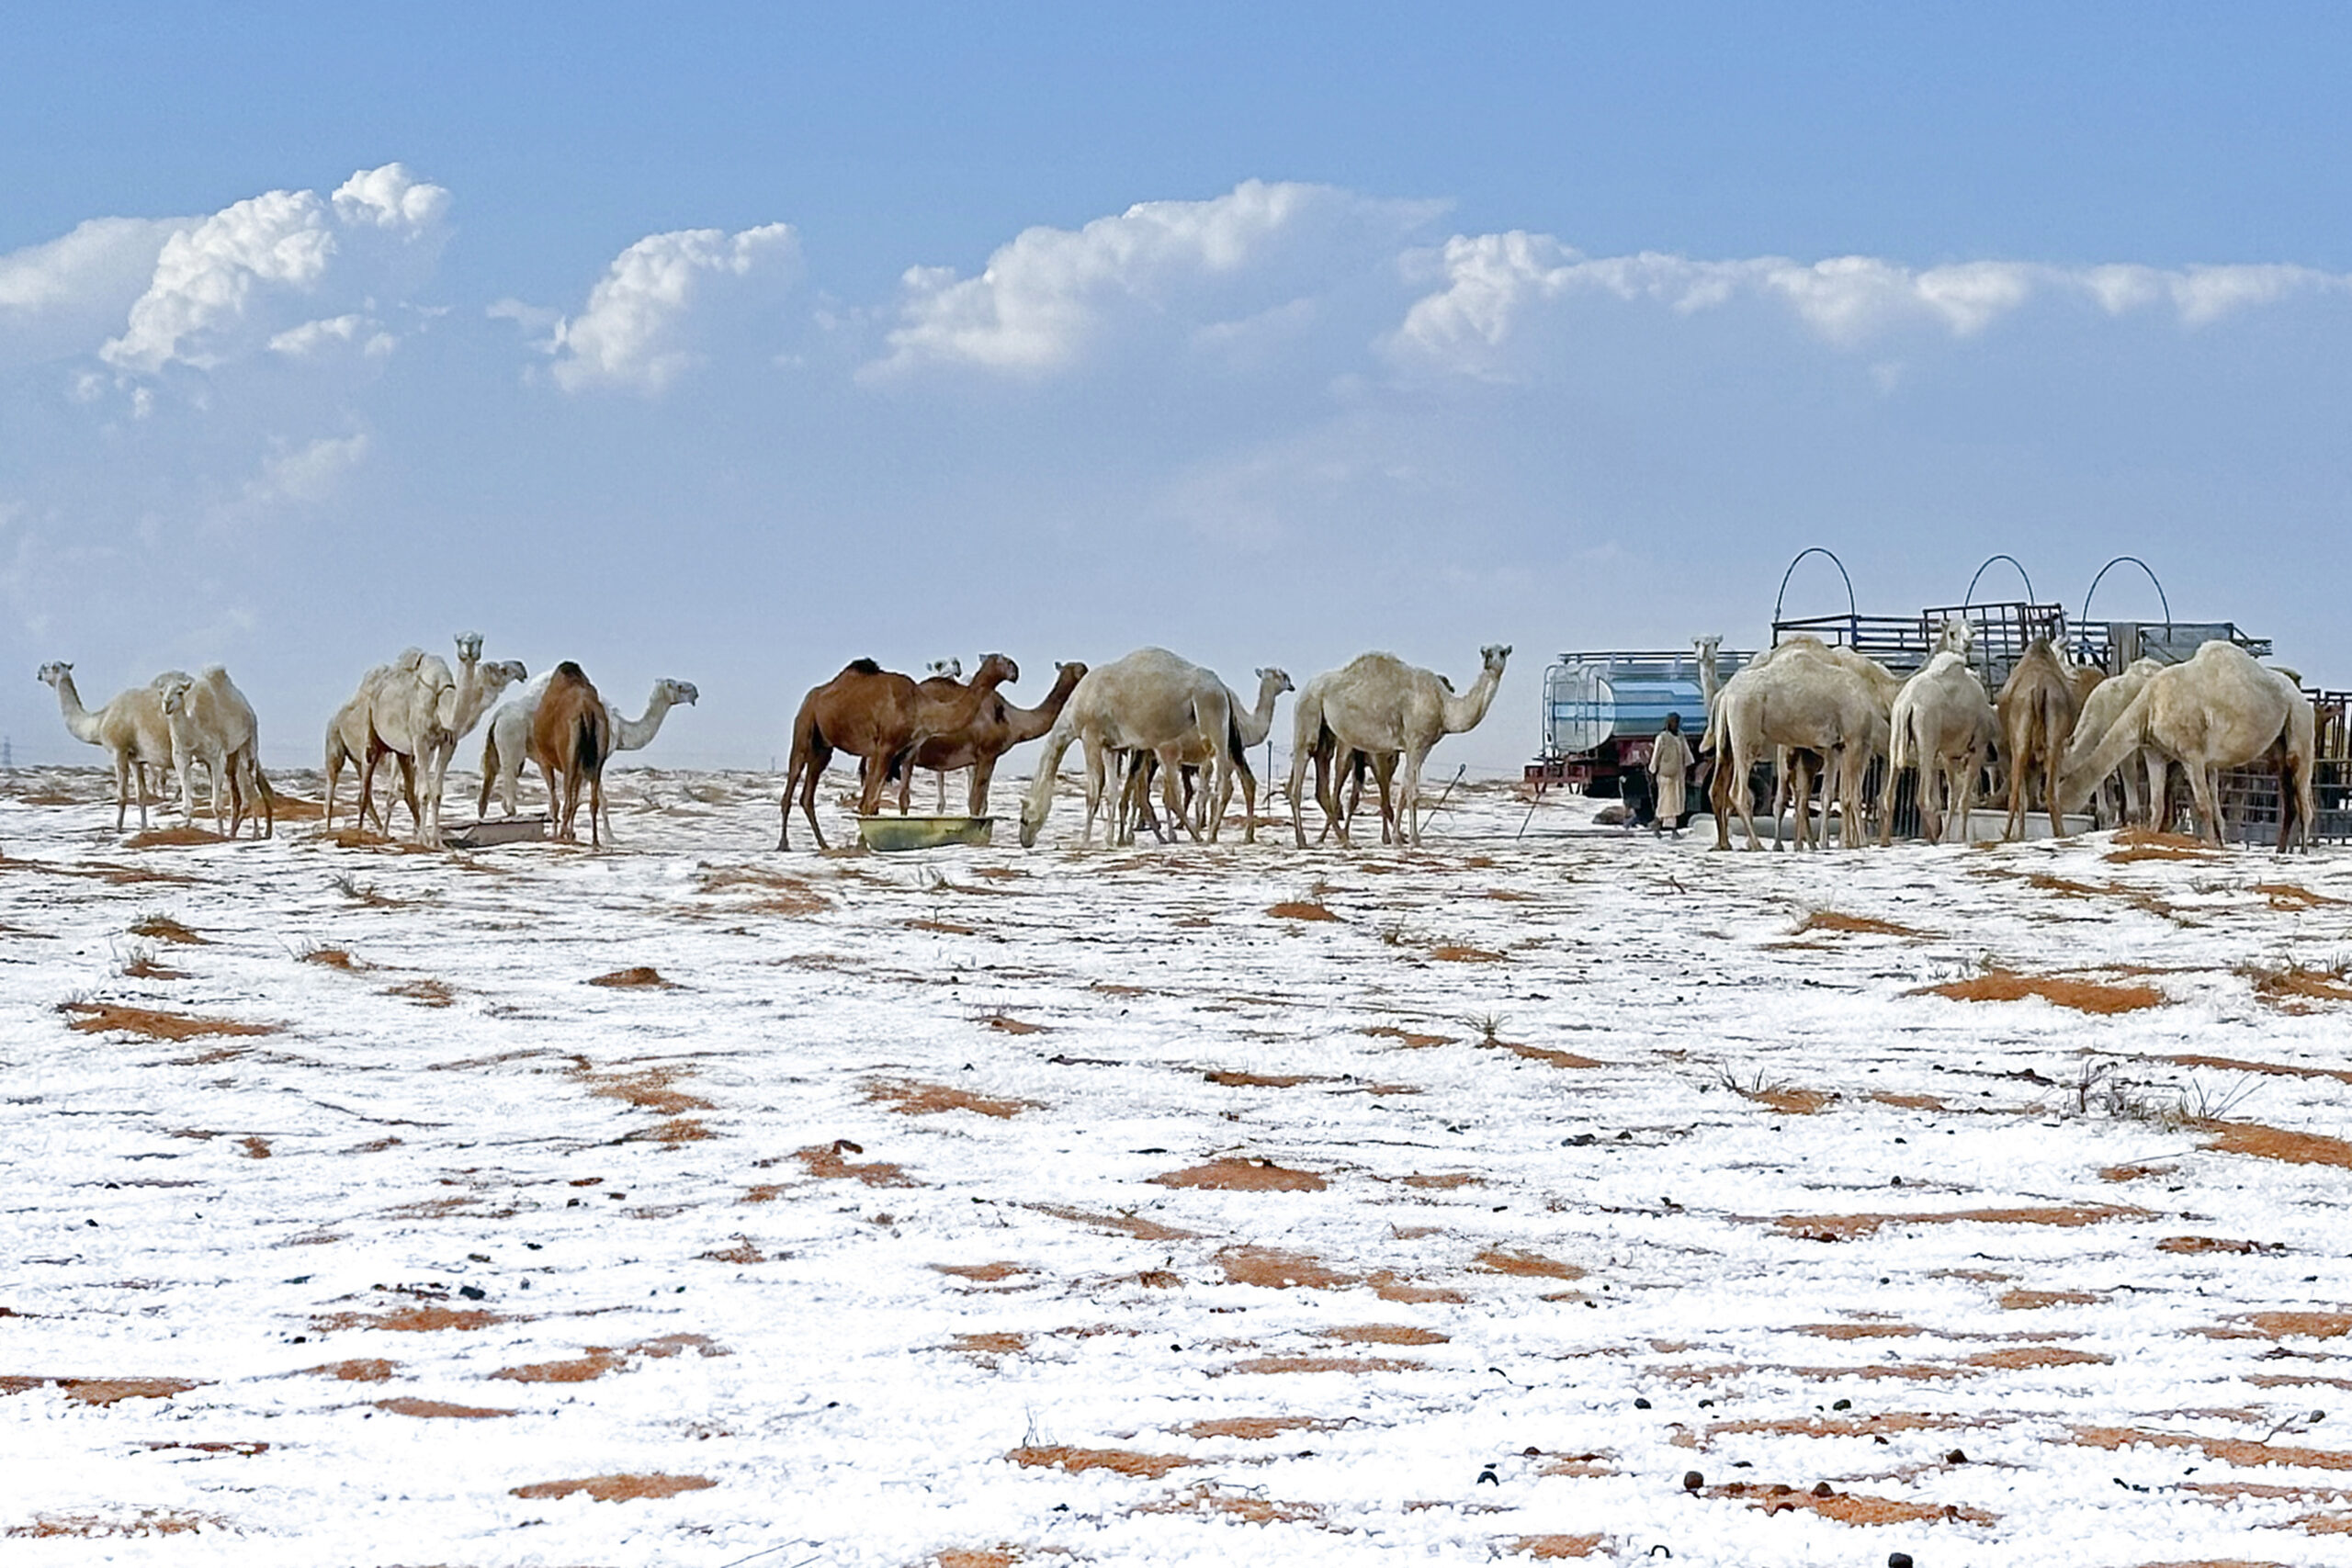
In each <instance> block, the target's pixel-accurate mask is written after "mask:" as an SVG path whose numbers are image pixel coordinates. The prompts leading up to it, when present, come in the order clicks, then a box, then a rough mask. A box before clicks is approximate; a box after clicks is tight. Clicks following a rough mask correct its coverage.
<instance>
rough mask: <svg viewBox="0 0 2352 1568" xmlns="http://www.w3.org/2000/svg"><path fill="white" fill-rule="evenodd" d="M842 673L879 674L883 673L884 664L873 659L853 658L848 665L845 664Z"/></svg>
mask: <svg viewBox="0 0 2352 1568" xmlns="http://www.w3.org/2000/svg"><path fill="white" fill-rule="evenodd" d="M842 673H844V674H858V675H879V674H881V673H882V666H880V665H879V664H876V663H875V662H874V660H871V659H853V660H850V661H849V663H848V664H847V665H845V666H843V669H842Z"/></svg>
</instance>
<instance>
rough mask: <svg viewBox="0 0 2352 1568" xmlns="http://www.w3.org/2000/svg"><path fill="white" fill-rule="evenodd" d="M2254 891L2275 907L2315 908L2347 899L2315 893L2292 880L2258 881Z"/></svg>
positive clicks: (2291, 908) (2289, 908) (2339, 902)
mask: <svg viewBox="0 0 2352 1568" xmlns="http://www.w3.org/2000/svg"><path fill="white" fill-rule="evenodd" d="M2253 891H2254V892H2256V893H2259V894H2261V895H2262V896H2263V897H2266V898H2267V899H2269V900H2270V907H2271V908H2274V909H2288V910H2293V909H2315V908H2319V907H2320V906H2321V905H2323V904H2341V903H2343V902H2344V901H2345V900H2343V899H2341V898H2331V897H2328V896H2327V895H2326V894H2324V893H2314V892H2312V890H2311V889H2310V888H2308V887H2304V886H2300V885H2299V884H2296V883H2292V882H2257V883H2256V884H2255V885H2254V887H2253Z"/></svg>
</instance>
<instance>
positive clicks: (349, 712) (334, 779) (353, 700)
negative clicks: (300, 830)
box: [320, 648, 424, 833]
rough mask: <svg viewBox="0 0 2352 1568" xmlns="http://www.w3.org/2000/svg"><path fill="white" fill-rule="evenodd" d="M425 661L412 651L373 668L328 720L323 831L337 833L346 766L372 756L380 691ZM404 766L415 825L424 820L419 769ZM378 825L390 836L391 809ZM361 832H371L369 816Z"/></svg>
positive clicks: (405, 762)
mask: <svg viewBox="0 0 2352 1568" xmlns="http://www.w3.org/2000/svg"><path fill="white" fill-rule="evenodd" d="M422 660H424V649H421V648H411V649H402V650H401V654H400V656H399V657H398V658H396V659H394V660H392V661H391V662H390V663H389V664H378V665H373V666H371V667H370V668H369V669H368V672H367V673H366V674H364V675H362V676H360V677H359V687H358V690H356V692H354V693H353V694H351V697H350V699H349V700H348V701H346V702H345V704H344V705H342V706H341V707H339V708H337V709H335V713H334V717H333V718H331V719H329V720H327V735H326V759H325V761H324V763H323V765H322V768H321V770H320V771H321V772H322V773H324V774H325V775H326V807H325V815H324V817H323V818H322V824H321V827H322V831H327V832H332V831H334V792H335V787H336V785H337V784H339V783H340V782H341V780H342V778H343V770H344V768H345V765H349V766H352V767H355V768H356V766H358V763H359V760H360V759H361V758H362V757H365V756H366V755H367V754H368V734H369V732H370V729H371V726H370V725H369V723H368V710H369V705H370V703H371V701H372V700H373V698H374V695H375V693H376V690H377V688H378V687H379V685H381V684H382V683H383V682H386V681H389V680H390V679H392V678H393V677H394V676H395V675H397V674H403V673H412V672H413V671H415V669H416V668H417V665H418V664H419V663H420V662H421V661H422ZM400 763H401V793H402V795H403V798H405V799H406V800H407V802H408V814H409V818H410V819H411V820H412V821H414V820H421V819H422V814H421V813H420V812H419V810H418V808H417V804H416V772H415V769H414V767H413V765H412V764H411V762H410V761H409V760H408V759H406V758H401V760H400ZM363 793H364V792H363ZM377 825H378V826H379V828H381V829H383V830H384V831H385V832H387V833H390V831H391V814H390V809H389V808H387V809H386V810H385V811H384V813H383V814H381V815H380V816H379V817H378V818H377ZM359 828H360V830H361V831H362V832H365V831H366V830H367V828H368V818H367V817H366V816H365V815H363V816H361V817H360V818H359Z"/></svg>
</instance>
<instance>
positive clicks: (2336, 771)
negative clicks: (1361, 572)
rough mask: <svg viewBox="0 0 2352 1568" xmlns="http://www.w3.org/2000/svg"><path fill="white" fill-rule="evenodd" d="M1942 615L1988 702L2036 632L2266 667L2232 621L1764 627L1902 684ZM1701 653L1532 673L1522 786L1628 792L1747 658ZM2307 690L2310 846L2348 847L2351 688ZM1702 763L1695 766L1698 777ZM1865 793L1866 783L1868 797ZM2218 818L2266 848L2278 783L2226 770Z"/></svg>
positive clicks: (2264, 644) (1945, 609) (2097, 662)
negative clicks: (1855, 659) (2314, 719)
mask: <svg viewBox="0 0 2352 1568" xmlns="http://www.w3.org/2000/svg"><path fill="white" fill-rule="evenodd" d="M1951 619H1958V620H1963V621H1965V622H1967V623H1968V625H1969V627H1970V629H1971V630H1972V631H1973V634H1974V641H1973V646H1972V647H1971V649H1970V651H1969V656H1968V657H1969V663H1970V665H1971V667H1972V668H1973V669H1974V670H1975V671H1976V673H1977V674H1978V675H1979V676H1980V677H1981V678H1982V679H1983V680H1984V682H1985V690H1986V691H1987V692H1994V693H1997V692H1998V691H1999V690H2000V689H2001V685H2002V682H2006V681H2007V679H2008V678H2009V673H2010V671H2012V670H2014V669H2015V668H2016V667H2017V662H2018V659H2020V658H2021V657H2023V655H2024V653H2025V650H2026V649H2027V648H2028V647H2029V646H2030V645H2031V643H2032V642H2033V640H2034V639H2035V638H2036V637H2048V638H2049V639H2050V640H2051V641H2052V643H2053V644H2055V645H2057V646H2058V647H2060V648H2063V649H2065V650H2066V652H2067V654H2068V656H2069V657H2070V658H2072V659H2073V660H2075V662H2077V663H2082V664H2088V665H2092V666H2094V667H2096V668H2098V669H2100V670H2103V671H2106V672H2107V673H2108V674H2109V675H2115V674H2120V673H2121V671H2123V670H2124V668H2125V667H2126V666H2128V665H2130V664H2131V662H2132V661H2133V660H2139V659H2154V660H2158V661H2160V662H2162V663H2166V664H2173V663H2177V662H2179V661H2180V660H2185V659H2187V658H2188V656H2189V655H2191V654H2193V653H2195V652H2196V651H2197V649H2199V648H2200V647H2202V646H2203V645H2204V644H2206V643H2208V642H2212V641H2226V642H2233V643H2235V644H2236V645H2237V646H2239V647H2240V648H2243V649H2245V650H2246V651H2247V652H2248V653H2250V654H2252V655H2254V656H2255V657H2256V658H2267V656H2268V655H2269V653H2270V650H2271V649H2270V642H2269V640H2268V639H2267V638H2264V637H2252V636H2249V635H2248V634H2246V633H2245V632H2244V631H2242V630H2240V629H2239V627H2238V626H2236V625H2235V623H2233V622H2229V621H2073V620H2070V619H2069V618H2068V616H2067V615H2066V611H2065V607H2064V605H2060V604H2041V603H2037V602H2034V601H2031V600H2017V601H2011V602H2007V603H1998V604H1947V605H1930V606H1928V608H1926V609H1923V610H1921V611H1919V613H1918V614H1917V615H1858V614H1855V613H1853V612H1852V611H1850V610H1849V612H1848V613H1847V614H1845V615H1810V616H1800V617H1793V618H1786V619H1782V618H1776V619H1775V620H1774V621H1773V623H1772V646H1774V647H1776V648H1777V647H1778V646H1780V644H1781V642H1782V641H1784V640H1786V639H1787V638H1789V637H1796V636H1806V637H1818V638H1820V639H1821V640H1822V641H1823V642H1826V643H1831V644H1836V645H1842V646H1844V647H1847V648H1850V649H1854V650H1855V651H1856V652H1858V653H1861V654H1865V655H1867V656H1869V657H1870V658H1871V659H1874V660H1878V661H1879V662H1880V663H1882V664H1883V665H1885V666H1886V667H1887V669H1889V670H1891V671H1894V673H1895V674H1897V675H1906V676H1907V675H1909V674H1911V673H1913V672H1914V671H1917V670H1918V669H1919V668H1921V667H1922V666H1923V665H1925V664H1926V663H1927V661H1928V659H1929V657H1931V656H1932V654H1933V653H1934V650H1935V646H1936V641H1937V638H1938V637H1939V636H1940V634H1941V632H1942V629H1943V626H1944V623H1945V622H1946V621H1947V620H1951ZM1705 657H1706V656H1705V654H1704V653H1703V652H1702V645H1694V646H1693V647H1692V648H1691V649H1685V650H1681V651H1673V650H1665V651H1659V650H1634V649H1601V650H1594V651H1587V652H1571V653H1563V654H1562V655H1560V657H1559V658H1558V659H1557V660H1555V662H1553V663H1552V664H1551V665H1550V666H1549V667H1547V668H1546V669H1545V670H1544V716H1543V750H1542V751H1541V753H1540V754H1539V755H1538V756H1537V757H1536V758H1535V759H1534V760H1533V761H1531V762H1529V763H1528V764H1527V766H1526V770H1525V782H1526V784H1528V785H1529V786H1530V787H1532V789H1533V790H1534V791H1535V792H1536V793H1537V794H1538V795H1541V794H1542V793H1543V792H1544V790H1546V789H1548V788H1551V787H1553V786H1555V785H1558V786H1562V787H1566V788H1574V789H1578V790H1581V791H1582V792H1583V793H1585V794H1587V795H1599V796H1610V797H1617V796H1622V795H1627V794H1629V793H1631V794H1634V795H1640V794H1641V793H1642V789H1641V787H1640V785H1639V784H1636V781H1637V780H1638V779H1639V778H1640V776H1641V775H1642V774H1643V773H1645V770H1646V768H1647V766H1648V763H1649V753H1650V744H1651V741H1652V740H1653V739H1654V738H1655V737H1656V736H1657V732H1658V731H1659V729H1661V728H1664V725H1665V720H1666V716H1667V715H1668V713H1679V714H1680V715H1681V716H1682V729H1683V733H1684V734H1686V735H1688V736H1690V737H1691V744H1692V747H1693V748H1694V749H1696V747H1697V745H1698V738H1699V737H1700V736H1701V735H1702V733H1703V732H1704V730H1705V728H1706V723H1707V704H1706V696H1705V693H1706V690H1707V688H1708V686H1709V685H1710V684H1711V683H1712V684H1715V685H1720V684H1721V682H1724V681H1728V680H1729V679H1731V677H1732V675H1733V674H1734V673H1736V671H1738V670H1739V669H1740V668H1741V667H1742V666H1744V665H1745V664H1747V661H1748V660H1749V658H1750V657H1751V655H1749V654H1747V653H1744V652H1736V651H1733V650H1729V649H1719V650H1717V651H1716V652H1715V654H1714V660H1715V668H1714V670H1713V682H1709V681H1708V680H1707V679H1706V678H1705V677H1706V675H1707V673H1708V672H1707V671H1704V670H1703V669H1702V664H1703V661H1704V659H1705ZM2307 694H2308V695H2309V696H2310V698H2311V700H2312V704H2313V705H2314V707H2315V709H2316V711H2317V716H2318V726H2317V735H2318V748H2317V753H2316V755H2317V759H2318V761H2317V766H2316V768H2315V769H2314V771H2313V795H2314V799H2315V801H2316V803H2317V806H2318V808H2319V809H2318V819H2317V820H2316V821H2315V822H2313V823H2312V838H2313V839H2314V840H2323V839H2324V840H2339V841H2341V840H2352V692H2341V691H2311V692H2307ZM1708 765H1710V764H1709V763H1707V762H1704V761H1702V768H1704V767H1706V766H1708ZM1881 765H1883V763H1882V764H1881ZM1877 787H1878V784H1877V779H1876V777H1875V775H1874V776H1873V778H1872V781H1871V792H1872V794H1873V795H1874V794H1875V792H1876V790H1877ZM1694 794H1695V791H1694ZM1759 798H1761V797H1760V796H1759ZM2222 817H2223V821H2224V823H2225V827H2224V837H2226V838H2229V839H2231V840H2235V841H2242V842H2246V843H2256V842H2261V841H2264V840H2266V839H2267V840H2276V838H2277V835H2278V776H2277V774H2275V773H2272V772H2270V771H2268V770H2267V769H2265V768H2260V767H2251V768H2239V769H2234V770H2233V771H2231V772H2230V773H2227V774H2225V775H2224V777H2223V780H2222ZM1894 830H1895V832H1896V833H1897V834H1901V835H1916V833H1917V830H1918V808H1917V801H1916V798H1915V794H1914V781H1913V780H1912V779H1911V778H1910V777H1908V776H1906V777H1905V780H1904V781H1902V784H1901V785H1900V787H1899V788H1898V792H1897V795H1896V800H1895V817H1894Z"/></svg>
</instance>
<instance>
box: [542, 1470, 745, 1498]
mask: <svg viewBox="0 0 2352 1568" xmlns="http://www.w3.org/2000/svg"><path fill="white" fill-rule="evenodd" d="M716 1485H718V1482H716V1481H713V1480H711V1479H709V1478H708V1477H707V1476H701V1475H592V1476H589V1477H587V1478H586V1479H585V1480H582V1481H539V1482H534V1483H532V1484H530V1485H528V1486H516V1487H512V1488H510V1489H509V1494H508V1495H511V1496H515V1497H529V1498H543V1497H569V1496H571V1495H572V1494H573V1493H574V1492H585V1493H587V1494H588V1495H589V1496H591V1497H594V1499H595V1500H596V1501H597V1502H599V1503H630V1502H636V1501H639V1500H640V1499H643V1498H648V1497H674V1496H676V1495H678V1494H679V1493H681V1492H701V1491H706V1490H707V1489H708V1488H710V1487H713V1486H716Z"/></svg>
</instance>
